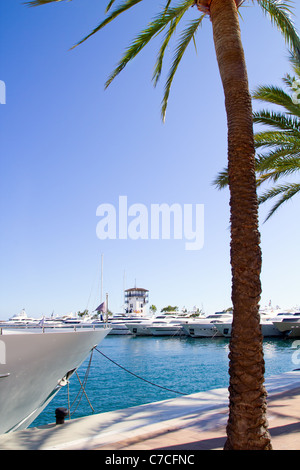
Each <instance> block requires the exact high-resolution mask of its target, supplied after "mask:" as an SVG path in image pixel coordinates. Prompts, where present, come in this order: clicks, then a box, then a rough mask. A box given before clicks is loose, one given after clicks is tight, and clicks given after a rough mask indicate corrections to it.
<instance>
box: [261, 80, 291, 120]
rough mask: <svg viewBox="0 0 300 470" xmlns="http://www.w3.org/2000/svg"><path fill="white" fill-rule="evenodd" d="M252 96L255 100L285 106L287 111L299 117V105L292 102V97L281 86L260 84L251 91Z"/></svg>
mask: <svg viewBox="0 0 300 470" xmlns="http://www.w3.org/2000/svg"><path fill="white" fill-rule="evenodd" d="M252 96H253V98H254V99H255V100H260V101H265V102H267V103H272V104H276V105H278V106H282V107H283V108H285V111H286V112H287V113H289V114H293V115H294V116H299V117H300V106H299V105H297V104H294V103H293V101H292V97H291V96H290V95H289V94H287V93H286V92H285V91H284V90H283V89H282V88H279V87H276V86H267V85H262V86H259V87H258V88H257V89H256V90H255V91H254V92H253V93H252Z"/></svg>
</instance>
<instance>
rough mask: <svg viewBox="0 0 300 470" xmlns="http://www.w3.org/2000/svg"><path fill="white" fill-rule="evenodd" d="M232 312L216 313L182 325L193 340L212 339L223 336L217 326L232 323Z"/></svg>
mask: <svg viewBox="0 0 300 470" xmlns="http://www.w3.org/2000/svg"><path fill="white" fill-rule="evenodd" d="M231 320H232V313H231V311H223V312H216V313H214V314H212V315H208V316H207V317H204V318H201V319H194V320H191V321H189V322H188V323H186V324H183V325H182V328H183V329H184V330H185V332H186V333H187V334H188V335H189V336H192V337H193V338H212V337H218V336H223V335H222V333H221V332H220V331H219V330H218V329H217V328H216V324H218V323H221V324H222V323H224V322H231Z"/></svg>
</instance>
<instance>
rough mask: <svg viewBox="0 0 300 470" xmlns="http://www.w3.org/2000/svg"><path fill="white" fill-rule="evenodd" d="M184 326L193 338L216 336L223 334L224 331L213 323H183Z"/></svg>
mask: <svg viewBox="0 0 300 470" xmlns="http://www.w3.org/2000/svg"><path fill="white" fill-rule="evenodd" d="M182 328H183V329H184V330H185V332H186V333H187V334H188V335H189V336H191V337H192V338H212V337H216V336H222V333H220V332H219V331H218V330H217V328H216V327H215V326H214V325H213V324H211V323H209V324H207V323H203V324H201V323H199V324H196V323H195V324H194V325H191V324H187V325H182Z"/></svg>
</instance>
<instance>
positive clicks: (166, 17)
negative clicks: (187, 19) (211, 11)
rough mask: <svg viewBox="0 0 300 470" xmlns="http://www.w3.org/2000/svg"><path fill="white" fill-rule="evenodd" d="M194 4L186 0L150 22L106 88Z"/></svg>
mask: <svg viewBox="0 0 300 470" xmlns="http://www.w3.org/2000/svg"><path fill="white" fill-rule="evenodd" d="M135 1H137V0H135ZM138 1H141V0H138ZM192 4H193V0H184V1H183V2H182V3H181V4H180V5H178V6H177V7H175V8H169V9H168V10H167V11H165V10H164V11H163V12H162V13H160V14H159V15H158V16H157V17H156V18H154V20H153V21H151V22H150V23H149V24H148V26H147V28H146V29H145V30H143V31H142V32H141V33H140V34H139V35H138V36H137V37H136V38H135V40H134V41H133V43H132V44H131V45H130V46H129V48H128V49H127V50H126V52H125V54H124V56H123V57H122V59H121V60H120V62H119V64H118V65H117V67H116V68H115V70H114V71H113V72H112V74H111V75H110V76H109V78H108V80H107V81H106V84H105V88H107V87H108V86H109V85H110V84H111V82H112V81H113V80H114V78H115V77H116V76H117V75H118V74H119V73H120V72H121V71H122V70H123V69H124V68H125V67H126V65H127V64H128V62H130V61H131V60H132V59H134V58H135V57H136V55H137V54H138V53H139V52H140V51H141V50H142V49H143V48H144V47H145V46H146V45H147V44H148V43H149V41H150V40H151V39H152V38H153V37H154V36H156V35H157V34H159V33H161V32H162V31H163V30H164V29H165V28H166V27H167V25H168V24H169V23H172V21H173V20H176V18H177V17H178V16H181V15H182V14H183V13H185V12H186V11H187V9H188V8H189V7H190V6H191V5H192Z"/></svg>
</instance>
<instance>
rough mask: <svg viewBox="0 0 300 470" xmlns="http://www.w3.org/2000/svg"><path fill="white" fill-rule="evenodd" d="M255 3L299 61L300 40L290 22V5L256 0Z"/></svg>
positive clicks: (286, 2) (278, 1)
mask: <svg viewBox="0 0 300 470" xmlns="http://www.w3.org/2000/svg"><path fill="white" fill-rule="evenodd" d="M257 3H258V4H259V5H260V7H261V8H262V10H263V12H264V13H265V14H267V15H268V16H269V17H270V19H271V22H272V23H273V24H275V25H276V26H277V27H278V29H279V30H280V31H281V33H282V34H283V36H284V38H285V41H286V44H287V45H288V47H289V48H290V49H291V50H292V51H293V54H294V55H295V56H296V57H298V58H299V59H300V39H299V36H298V34H297V31H296V29H295V25H294V23H293V21H292V19H291V18H292V16H294V15H293V12H292V8H293V7H292V4H291V2H290V1H287V0H286V1H285V2H284V1H282V0H257Z"/></svg>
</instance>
